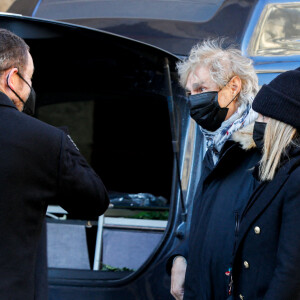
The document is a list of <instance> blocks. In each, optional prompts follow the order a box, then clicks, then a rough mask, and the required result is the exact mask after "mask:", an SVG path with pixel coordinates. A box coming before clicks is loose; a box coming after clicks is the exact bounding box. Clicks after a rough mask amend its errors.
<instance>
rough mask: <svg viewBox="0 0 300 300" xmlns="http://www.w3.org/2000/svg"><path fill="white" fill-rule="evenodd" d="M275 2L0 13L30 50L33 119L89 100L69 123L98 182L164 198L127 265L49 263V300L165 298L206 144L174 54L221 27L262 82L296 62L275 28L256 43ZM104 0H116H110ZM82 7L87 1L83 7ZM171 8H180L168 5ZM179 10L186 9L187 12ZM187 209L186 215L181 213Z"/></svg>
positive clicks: (19, 4)
mask: <svg viewBox="0 0 300 300" xmlns="http://www.w3.org/2000/svg"><path fill="white" fill-rule="evenodd" d="M162 2H163V1H162ZM162 2H161V3H162ZM284 2H285V1H250V0H249V1H224V2H223V1H214V2H210V3H209V1H203V2H201V3H202V4H201V5H202V8H201V7H200V6H199V10H200V11H201V14H200V16H199V18H200V19H201V20H200V21H199V20H198V22H197V17H198V15H194V17H193V18H194V19H192V21H190V20H189V19H185V20H184V19H181V20H176V19H174V20H171V21H167V20H164V19H163V18H161V19H159V18H158V19H149V18H148V19H147V18H146V17H145V16H144V17H143V18H140V19H134V20H133V19H132V16H129V15H127V17H124V16H122V17H120V18H115V17H113V16H112V12H111V8H109V5H112V4H111V3H108V2H105V1H86V2H85V4H86V6H84V5H83V2H80V1H75V2H74V3H73V2H72V1H54V2H53V3H52V2H51V1H50V0H40V1H36V0H34V1H32V2H31V4H30V2H29V1H26V3H27V6H24V1H22V0H17V1H16V2H15V4H14V5H13V6H12V7H11V10H10V11H11V12H14V13H17V12H18V13H23V14H24V15H29V16H32V15H33V16H36V17H43V18H49V19H57V20H65V21H68V22H71V23H76V24H81V25H85V26H90V27H94V29H91V28H86V27H82V26H79V25H74V24H73V25H72V24H68V23H61V22H57V21H46V20H41V19H36V18H31V17H22V16H5V15H3V16H0V27H4V28H7V29H9V30H11V31H13V32H15V33H16V34H18V35H20V36H21V37H23V38H24V39H25V40H26V42H27V43H28V44H29V46H30V48H31V53H32V56H33V59H34V62H35V69H36V71H35V75H34V79H33V84H34V87H35V89H36V91H37V95H38V102H37V105H38V109H37V111H38V113H37V117H38V118H41V119H44V115H47V114H48V111H47V110H46V112H44V113H43V108H44V107H51V106H52V107H54V106H55V105H57V104H60V103H70V104H71V105H73V106H75V107H77V108H78V110H82V107H84V108H85V109H86V107H88V105H85V104H84V105H83V106H81V104H80V103H81V101H83V99H84V103H93V104H92V112H91V113H89V114H88V116H92V118H93V124H90V125H89V123H88V121H87V120H88V119H89V118H86V121H85V122H86V123H84V124H83V125H82V124H81V123H80V122H81V121H80V120H81V118H78V119H76V124H73V126H74V128H75V129H74V130H75V131H76V130H77V129H76V127H80V128H81V129H80V130H81V133H80V135H81V136H88V135H89V134H90V133H89V132H90V130H88V131H87V130H86V128H92V135H91V136H90V137H89V140H88V141H87V142H86V141H83V142H82V143H83V147H79V148H83V149H84V151H85V153H87V156H90V161H91V164H92V166H93V167H94V168H95V170H96V171H97V172H98V173H99V174H100V176H101V178H102V179H103V181H104V183H105V184H106V185H107V187H108V189H109V190H119V191H120V190H121V191H125V190H126V191H129V192H132V193H137V192H139V191H141V190H143V191H147V192H151V193H153V194H161V195H163V196H164V197H165V198H167V199H168V200H169V219H168V223H167V227H166V228H165V229H164V230H163V231H162V232H161V240H160V241H159V243H158V244H157V246H156V247H155V249H153V252H152V253H151V254H150V255H149V257H148V259H147V260H146V261H145V262H144V263H143V264H142V265H141V266H140V267H139V268H138V269H137V270H136V271H135V272H131V271H130V270H127V271H123V272H104V271H92V270H80V269H62V268H50V269H49V288H50V295H49V299H51V300H52V299H53V300H59V299H62V300H69V299H72V300H73V299H76V300H77V299H78V300H80V299H84V300H92V299H93V300H94V299H122V300H123V299H126V300H131V299H155V300H159V299H162V300H166V299H173V298H172V296H171V295H170V292H169V290H170V277H169V276H168V275H167V273H166V261H167V259H168V257H169V256H170V254H171V253H172V252H173V251H174V250H175V249H176V247H178V246H180V244H181V243H182V242H183V241H184V240H185V238H186V236H187V235H186V233H187V231H188V228H189V226H190V218H191V211H192V209H193V196H194V192H195V188H196V186H197V183H198V180H199V178H200V175H201V174H200V169H201V161H202V157H203V153H204V151H205V148H204V144H203V137H202V135H201V132H200V130H199V128H198V126H196V124H195V122H194V121H193V120H191V118H190V117H189V111H188V108H187V105H186V100H185V95H184V91H183V90H182V89H181V88H180V87H179V85H178V83H177V76H176V62H177V60H178V59H179V57H178V56H180V57H181V56H185V55H187V53H188V51H189V49H190V48H191V46H192V45H193V44H195V43H196V42H198V41H199V40H202V39H204V38H206V37H215V36H219V35H222V36H224V35H225V36H226V35H229V37H230V38H231V40H234V41H235V42H236V43H237V44H238V45H240V47H241V49H242V51H243V53H244V54H245V55H248V56H250V57H251V58H252V59H253V61H254V64H255V68H256V70H257V73H258V77H259V84H260V85H263V84H265V83H267V82H269V81H270V80H271V79H273V78H274V77H275V76H277V75H278V74H279V73H281V72H284V71H285V70H289V69H293V68H296V67H299V66H300V51H299V48H297V47H298V46H299V42H298V44H297V37H295V34H294V35H293V42H294V44H293V45H294V46H293V47H290V46H289V43H290V42H291V39H288V38H287V37H286V40H288V41H289V43H286V44H284V42H282V41H284V38H281V39H279V38H278V39H276V42H274V43H273V46H272V45H271V44H270V43H268V44H267V46H265V45H264V44H263V41H265V40H266V38H265V36H267V37H268V36H269V33H270V26H271V27H272V22H271V25H270V26H269V25H268V22H267V21H268V20H267V19H266V18H267V17H270V16H271V17H270V18H271V21H272V13H273V14H275V15H274V17H273V19H275V20H276V19H278V14H279V15H280V13H281V15H283V16H284V17H285V18H286V17H287V16H289V14H287V13H286V11H287V10H286V9H285V8H286V7H284V9H285V10H284V9H282V6H280V5H281V3H284ZM51 3H52V4H51ZM112 3H113V4H114V5H116V3H117V1H115V2H113V1H112ZM289 3H292V4H294V5H295V7H296V8H297V5H298V6H299V5H300V4H299V2H297V1H289ZM71 4H72V5H71ZM177 4H178V5H179V3H177ZM69 5H71V6H69ZM101 5H106V10H105V9H101V10H100V9H99V7H100V6H101ZM148 5H149V7H150V6H151V4H149V3H148ZM153 5H154V4H152V6H151V7H152V9H154V8H155V6H153ZM272 5H275V10H274V6H272ZM288 5H291V4H288ZM85 7H89V10H86V11H85V10H84V8H85ZM102 7H103V6H102ZM174 7H176V9H178V6H176V3H174ZM295 7H288V8H289V12H290V11H293V12H294V11H295ZM204 8H205V12H206V13H204V11H203V9H204ZM22 9H23V12H22ZM185 9H186V11H184V12H185V14H186V17H185V18H187V16H188V15H189V13H191V12H192V11H191V10H188V9H189V8H188V7H186V8H185ZM276 9H277V11H276ZM26 10H27V11H26ZM149 10H150V8H149ZM126 11H127V10H126ZM274 11H275V12H274ZM91 12H92V15H91ZM100 12H101V14H100ZM124 13H125V12H124ZM148 13H149V14H150V12H148ZM103 14H106V15H107V16H105V15H103ZM143 14H144V15H145V14H147V12H143ZM178 18H179V17H178ZM181 18H184V17H181ZM288 19H289V18H288ZM233 20H235V21H237V22H235V23H233V22H232V21H233ZM292 23H293V24H294V23H295V22H294V21H293V22H292ZM266 24H267V25H266ZM293 24H289V23H288V21H286V22H285V23H284V24H283V25H282V28H289V29H286V32H285V31H284V30H278V32H279V33H280V34H281V35H284V34H286V35H288V34H289V33H291V32H292V33H293V32H295V28H294V27H292V26H293ZM268 26H269V27H268ZM200 28H201V30H199V29H200ZM99 29H105V30H108V31H110V32H113V33H108V32H103V31H101V30H99ZM264 30H265V31H264ZM293 30H294V31H293ZM114 33H118V34H123V35H126V36H127V37H134V38H136V39H139V40H140V41H144V42H150V43H151V44H152V45H148V44H144V43H143V42H138V41H135V40H132V39H129V38H125V37H122V36H119V35H116V34H114ZM263 34H265V36H263ZM262 36H263V37H264V39H262V40H261V37H262ZM281 37H282V36H281ZM279 40H280V42H278V41H279ZM153 45H156V46H159V47H161V48H163V49H165V50H162V49H161V48H157V47H155V46H153ZM270 45H271V46H270ZM295 45H296V46H295ZM297 45H298V46H297ZM272 47H273V48H272ZM290 48H292V50H291V49H290ZM293 49H294V50H293ZM168 51H170V52H168ZM171 52H172V53H171ZM63 109H66V108H65V106H64V107H63ZM68 109H69V108H68ZM66 110H67V109H66ZM62 111H64V110H62ZM52 113H53V112H51V114H50V117H49V118H50V119H49V121H51V116H52ZM72 114H73V116H75V115H76V112H72ZM44 120H45V121H47V120H48V119H44ZM64 121H66V122H68V120H64ZM70 122H71V121H70ZM70 124H71V125H72V123H70ZM71 133H72V132H71ZM75 133H76V132H75ZM72 136H73V135H72ZM75 141H76V134H75ZM79 142H80V140H79ZM85 145H88V146H87V147H86V148H85ZM79 146H80V145H79ZM178 175H180V176H178ZM179 179H180V180H179ZM180 186H181V188H182V193H181V192H180ZM182 202H183V203H184V204H182ZM185 208H186V210H187V216H185V215H183V213H184V212H185ZM96 227H97V225H96Z"/></svg>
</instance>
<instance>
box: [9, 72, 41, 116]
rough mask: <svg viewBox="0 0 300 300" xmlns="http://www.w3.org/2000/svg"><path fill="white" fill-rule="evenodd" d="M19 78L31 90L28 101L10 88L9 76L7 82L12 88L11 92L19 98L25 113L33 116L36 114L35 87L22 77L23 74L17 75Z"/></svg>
mask: <svg viewBox="0 0 300 300" xmlns="http://www.w3.org/2000/svg"><path fill="white" fill-rule="evenodd" d="M17 74H18V76H19V77H20V78H21V79H22V80H23V81H24V82H25V83H26V84H27V85H28V86H29V88H30V94H29V96H28V98H27V100H26V101H24V100H23V99H22V98H21V97H20V96H19V95H18V94H17V93H16V92H15V91H14V90H13V89H12V88H11V87H10V86H9V83H8V79H9V76H7V78H6V81H7V86H8V87H9V88H10V90H11V91H12V92H13V93H14V94H15V95H16V96H17V97H18V98H19V100H20V101H21V102H22V103H23V105H24V106H23V113H25V114H27V115H30V116H33V115H34V112H35V98H36V94H35V91H34V89H33V87H32V86H31V85H30V84H29V83H28V82H27V81H26V80H25V79H24V78H23V76H21V74H19V73H17Z"/></svg>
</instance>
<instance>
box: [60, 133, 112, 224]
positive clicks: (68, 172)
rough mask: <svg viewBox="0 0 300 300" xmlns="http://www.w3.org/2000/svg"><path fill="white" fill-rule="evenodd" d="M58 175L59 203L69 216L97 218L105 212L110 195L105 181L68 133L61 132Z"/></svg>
mask: <svg viewBox="0 0 300 300" xmlns="http://www.w3.org/2000/svg"><path fill="white" fill-rule="evenodd" d="M58 176H59V182H58V195H59V197H58V198H59V204H60V205H61V206H62V207H63V208H64V209H65V210H66V211H67V212H68V213H69V214H70V216H72V217H73V218H76V219H97V217H98V216H100V215H102V214H103V213H104V212H105V210H106V209H107V207H108V205H109V198H108V194H107V191H106V189H105V187H104V184H103V183H102V181H101V179H100V178H99V176H98V175H97V174H96V173H95V172H94V170H93V169H92V168H91V167H90V166H89V165H88V163H87V161H86V160H85V158H84V157H83V156H82V155H81V154H80V152H79V150H78V148H77V146H76V145H75V143H74V142H73V140H72V139H71V137H70V136H69V135H67V134H65V133H62V142H61V153H60V162H59V175H58Z"/></svg>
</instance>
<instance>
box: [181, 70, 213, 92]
mask: <svg viewBox="0 0 300 300" xmlns="http://www.w3.org/2000/svg"><path fill="white" fill-rule="evenodd" d="M202 84H209V85H211V84H214V81H213V79H212V77H211V74H210V71H209V68H208V67H207V66H204V65H199V66H197V67H196V68H195V69H193V70H191V72H190V73H189V75H188V77H187V84H186V87H187V88H188V89H190V90H191V89H196V88H197V87H198V86H199V85H202Z"/></svg>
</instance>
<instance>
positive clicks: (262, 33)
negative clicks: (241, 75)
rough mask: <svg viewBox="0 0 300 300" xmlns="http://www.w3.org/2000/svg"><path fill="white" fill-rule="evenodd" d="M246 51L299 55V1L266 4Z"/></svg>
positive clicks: (260, 53) (274, 54)
mask: <svg viewBox="0 0 300 300" xmlns="http://www.w3.org/2000/svg"><path fill="white" fill-rule="evenodd" d="M248 53H249V55H251V56H286V55H300V3H286V4H268V5H266V6H265V8H264V10H263V12H262V15H261V17H260V20H259V22H258V24H257V25H256V28H255V30H254V34H253V37H252V39H251V42H250V44H249V48H248Z"/></svg>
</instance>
